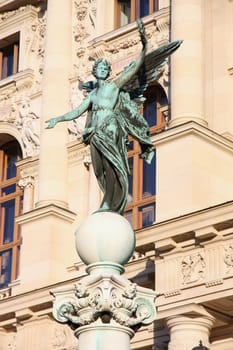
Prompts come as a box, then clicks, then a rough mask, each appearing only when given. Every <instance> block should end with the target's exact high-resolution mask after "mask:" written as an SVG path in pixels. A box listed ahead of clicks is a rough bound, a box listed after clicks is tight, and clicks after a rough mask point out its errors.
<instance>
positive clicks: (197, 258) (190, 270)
mask: <svg viewBox="0 0 233 350" xmlns="http://www.w3.org/2000/svg"><path fill="white" fill-rule="evenodd" d="M181 265H182V269H181V271H182V275H183V284H188V283H195V282H198V281H200V280H202V279H203V278H204V273H205V268H206V263H205V260H204V257H203V256H202V255H201V254H195V255H189V256H187V257H185V258H184V259H183V260H182V262H181Z"/></svg>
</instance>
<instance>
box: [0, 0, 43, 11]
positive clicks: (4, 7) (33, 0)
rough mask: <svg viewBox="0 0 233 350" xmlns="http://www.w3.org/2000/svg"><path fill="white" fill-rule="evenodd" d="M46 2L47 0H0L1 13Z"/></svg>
mask: <svg viewBox="0 0 233 350" xmlns="http://www.w3.org/2000/svg"><path fill="white" fill-rule="evenodd" d="M43 2H45V0H0V11H1V12H2V11H12V10H16V9H17V8H19V7H20V6H25V5H28V4H29V3H30V4H32V5H38V4H40V3H43Z"/></svg>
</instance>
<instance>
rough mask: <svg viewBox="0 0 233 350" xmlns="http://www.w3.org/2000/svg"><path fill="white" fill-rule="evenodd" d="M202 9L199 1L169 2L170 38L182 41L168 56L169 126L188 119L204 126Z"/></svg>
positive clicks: (177, 0)
mask: <svg viewBox="0 0 233 350" xmlns="http://www.w3.org/2000/svg"><path fill="white" fill-rule="evenodd" d="M202 7H203V1H202V0H190V1H186V0H174V1H172V2H171V33H172V38H171V39H172V40H177V39H179V40H183V44H182V45H181V47H180V49H179V50H177V52H176V54H175V55H172V57H171V106H172V109H171V122H170V125H171V126H175V125H177V124H182V123H185V122H187V121H190V120H195V121H196V122H198V123H200V124H203V125H205V124H206V121H205V119H204V107H203V103H204V101H203V64H204V55H203V48H202V46H203V43H202V40H203V36H204V33H203V9H202ZM194 28H195V30H194Z"/></svg>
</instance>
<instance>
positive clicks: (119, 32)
mask: <svg viewBox="0 0 233 350" xmlns="http://www.w3.org/2000/svg"><path fill="white" fill-rule="evenodd" d="M168 16H169V8H164V9H161V10H160V11H158V12H156V13H153V14H152V15H149V16H146V17H144V18H143V23H144V25H146V26H147V25H150V24H154V22H155V21H156V20H157V19H161V18H162V17H166V18H168ZM135 30H137V25H136V23H135V22H133V23H130V24H128V25H126V26H123V27H120V28H118V29H116V30H113V31H111V32H109V33H106V34H104V35H101V36H99V37H97V38H95V39H93V40H92V41H90V42H89V46H93V45H94V46H95V45H97V44H98V43H101V42H104V41H106V42H107V41H112V40H114V39H116V38H118V37H122V36H124V35H127V34H128V33H130V32H134V31H135Z"/></svg>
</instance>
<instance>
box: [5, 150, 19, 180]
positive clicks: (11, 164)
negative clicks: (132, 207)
mask: <svg viewBox="0 0 233 350" xmlns="http://www.w3.org/2000/svg"><path fill="white" fill-rule="evenodd" d="M16 161H17V156H15V155H8V164H7V177H6V178H7V179H11V178H12V177H15V176H16V165H15V163H16Z"/></svg>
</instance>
